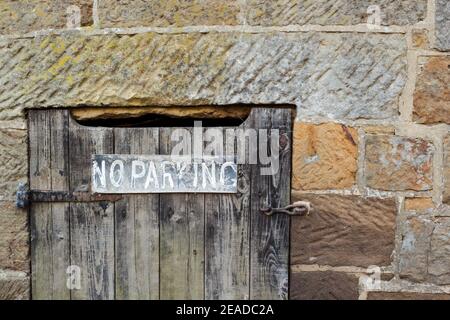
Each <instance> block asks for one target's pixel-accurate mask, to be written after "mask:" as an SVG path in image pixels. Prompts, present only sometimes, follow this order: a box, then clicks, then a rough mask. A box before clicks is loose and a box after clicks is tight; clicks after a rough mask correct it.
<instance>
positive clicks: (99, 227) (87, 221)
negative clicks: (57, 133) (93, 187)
mask: <svg viewBox="0 0 450 320" xmlns="http://www.w3.org/2000/svg"><path fill="white" fill-rule="evenodd" d="M69 146H70V157H69V160H70V190H71V191H88V188H89V185H90V181H91V170H90V168H91V165H90V164H91V155H92V154H95V153H106V154H107V153H112V152H113V146H114V145H113V130H112V129H105V128H88V127H83V126H79V125H78V124H77V123H75V122H74V121H73V120H70V121H69ZM70 236H71V263H72V265H77V266H79V267H80V268H81V289H80V290H72V293H71V298H72V299H82V300H84V299H92V300H100V299H114V268H115V266H114V204H112V203H106V202H100V203H71V204H70Z"/></svg>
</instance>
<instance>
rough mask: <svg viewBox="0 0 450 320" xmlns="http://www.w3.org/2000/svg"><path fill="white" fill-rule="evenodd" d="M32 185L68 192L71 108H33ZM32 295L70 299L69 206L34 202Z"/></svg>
mask: <svg viewBox="0 0 450 320" xmlns="http://www.w3.org/2000/svg"><path fill="white" fill-rule="evenodd" d="M29 132H30V134H29V136H30V141H29V146H30V188H31V189H33V190H48V191H50V190H52V191H68V190H69V179H68V172H69V170H68V111H67V110H45V111H44V110H42V111H41V110H39V111H38V110H30V111H29ZM30 225H31V265H32V276H31V279H32V298H33V299H37V300H50V299H57V300H68V299H70V291H69V289H68V287H67V286H66V280H67V275H66V269H67V267H68V266H69V265H70V251H69V250H70V247H69V205H68V204H67V203H34V204H32V206H31V209H30Z"/></svg>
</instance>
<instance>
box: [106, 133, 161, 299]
mask: <svg viewBox="0 0 450 320" xmlns="http://www.w3.org/2000/svg"><path fill="white" fill-rule="evenodd" d="M114 142H115V151H114V152H115V153H116V154H139V155H143V154H149V155H153V154H158V153H159V130H158V129H153V128H120V129H119V128H116V129H114ZM115 239H116V252H115V258H116V298H117V299H133V300H138V299H143V300H156V299H159V195H158V194H146V195H124V198H123V200H121V201H118V202H116V203H115Z"/></svg>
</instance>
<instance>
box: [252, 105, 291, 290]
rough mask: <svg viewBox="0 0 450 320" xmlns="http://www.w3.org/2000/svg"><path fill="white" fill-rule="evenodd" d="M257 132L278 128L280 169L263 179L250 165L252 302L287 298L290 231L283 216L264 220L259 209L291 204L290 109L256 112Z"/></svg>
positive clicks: (288, 222)
mask: <svg viewBox="0 0 450 320" xmlns="http://www.w3.org/2000/svg"><path fill="white" fill-rule="evenodd" d="M252 116H253V117H254V119H253V121H254V127H255V128H257V129H271V128H273V129H277V128H279V129H280V137H281V139H280V141H282V142H283V145H284V148H280V161H279V163H280V166H279V171H278V173H277V174H275V175H273V176H262V175H261V174H260V170H259V169H260V168H258V166H252V173H251V176H252V182H251V183H252V192H251V208H252V209H251V211H252V213H251V244H250V250H251V258H250V261H251V267H250V279H251V284H250V298H251V299H287V298H288V281H289V228H290V219H289V217H288V216H286V215H274V216H271V217H267V216H265V215H263V214H261V212H260V209H261V208H263V207H267V206H272V207H274V208H276V207H283V206H286V205H288V204H289V203H290V189H291V188H290V179H291V148H290V141H291V122H292V120H291V110H290V109H270V108H265V109H258V111H257V112H256V113H255V114H253V115H252Z"/></svg>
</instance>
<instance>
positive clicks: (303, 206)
mask: <svg viewBox="0 0 450 320" xmlns="http://www.w3.org/2000/svg"><path fill="white" fill-rule="evenodd" d="M311 209H312V208H311V203H310V202H307V201H297V202H294V203H293V204H290V205H288V206H286V207H283V208H262V209H261V213H263V214H265V215H267V216H271V215H274V214H280V213H281V214H287V215H290V216H307V215H309V213H310V212H311Z"/></svg>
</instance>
